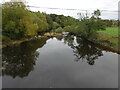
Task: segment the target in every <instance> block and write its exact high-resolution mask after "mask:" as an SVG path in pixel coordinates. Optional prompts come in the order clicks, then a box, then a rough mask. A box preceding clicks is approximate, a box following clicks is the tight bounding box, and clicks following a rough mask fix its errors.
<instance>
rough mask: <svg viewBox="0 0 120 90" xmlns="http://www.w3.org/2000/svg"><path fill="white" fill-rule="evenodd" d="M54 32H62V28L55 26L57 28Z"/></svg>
mask: <svg viewBox="0 0 120 90" xmlns="http://www.w3.org/2000/svg"><path fill="white" fill-rule="evenodd" d="M55 32H56V33H62V32H64V29H63V28H61V27H59V28H57V29H56V30H55Z"/></svg>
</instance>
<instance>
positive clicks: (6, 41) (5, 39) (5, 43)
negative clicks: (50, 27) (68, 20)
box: [0, 33, 62, 48]
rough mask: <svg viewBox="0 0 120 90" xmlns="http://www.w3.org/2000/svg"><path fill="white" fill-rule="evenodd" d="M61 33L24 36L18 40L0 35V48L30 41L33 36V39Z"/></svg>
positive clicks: (55, 35)
mask: <svg viewBox="0 0 120 90" xmlns="http://www.w3.org/2000/svg"><path fill="white" fill-rule="evenodd" d="M61 35H62V34H61V33H45V34H44V35H42V36H38V37H31V38H24V39H20V40H11V39H10V38H9V37H5V36H1V37H2V42H0V48H4V47H9V46H15V45H19V44H21V43H22V42H26V41H30V40H32V39H34V38H35V39H40V38H42V37H57V36H61Z"/></svg>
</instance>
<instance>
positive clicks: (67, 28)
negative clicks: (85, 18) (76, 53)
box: [63, 25, 76, 34]
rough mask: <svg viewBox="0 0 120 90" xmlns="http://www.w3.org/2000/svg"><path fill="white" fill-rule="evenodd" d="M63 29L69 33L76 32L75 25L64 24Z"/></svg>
mask: <svg viewBox="0 0 120 90" xmlns="http://www.w3.org/2000/svg"><path fill="white" fill-rule="evenodd" d="M63 29H64V31H65V32H70V33H72V34H74V33H76V28H75V26H73V25H72V26H69V25H68V26H65V27H64V28H63Z"/></svg>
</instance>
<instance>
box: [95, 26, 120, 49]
mask: <svg viewBox="0 0 120 90" xmlns="http://www.w3.org/2000/svg"><path fill="white" fill-rule="evenodd" d="M119 39H120V36H119V35H118V27H108V28H106V30H103V31H98V32H97V41H98V42H101V41H105V42H104V44H105V45H107V46H110V47H112V48H114V49H117V50H118V49H119V48H120V46H119V45H118V40H119ZM101 43H103V42H101Z"/></svg>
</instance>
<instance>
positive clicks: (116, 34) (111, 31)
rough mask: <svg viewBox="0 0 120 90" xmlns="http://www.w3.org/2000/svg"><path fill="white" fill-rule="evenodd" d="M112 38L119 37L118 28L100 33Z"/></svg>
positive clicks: (111, 28)
mask: <svg viewBox="0 0 120 90" xmlns="http://www.w3.org/2000/svg"><path fill="white" fill-rule="evenodd" d="M98 32H101V33H104V34H106V35H109V36H111V37H118V27H108V28H106V30H103V31H98Z"/></svg>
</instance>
